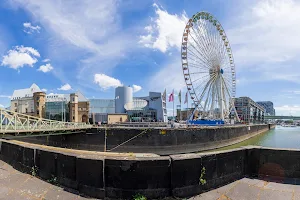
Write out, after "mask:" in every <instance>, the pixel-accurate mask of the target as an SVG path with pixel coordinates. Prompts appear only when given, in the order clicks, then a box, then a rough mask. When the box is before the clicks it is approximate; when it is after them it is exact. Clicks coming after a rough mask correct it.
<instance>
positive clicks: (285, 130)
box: [217, 126, 300, 150]
mask: <svg viewBox="0 0 300 200" xmlns="http://www.w3.org/2000/svg"><path fill="white" fill-rule="evenodd" d="M247 145H257V146H264V147H275V148H291V149H300V127H282V126H276V127H275V129H271V130H270V131H267V132H265V133H262V134H260V135H258V136H255V137H252V138H250V139H248V140H245V141H243V142H240V143H237V144H234V145H231V146H227V147H223V148H220V149H217V150H226V149H233V148H237V147H241V146H247Z"/></svg>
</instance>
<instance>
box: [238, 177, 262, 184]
mask: <svg viewBox="0 0 300 200" xmlns="http://www.w3.org/2000/svg"><path fill="white" fill-rule="evenodd" d="M240 182H244V183H247V184H248V185H255V184H258V183H259V182H261V180H259V179H252V178H242V179H241V180H240Z"/></svg>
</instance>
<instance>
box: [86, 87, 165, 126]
mask: <svg viewBox="0 0 300 200" xmlns="http://www.w3.org/2000/svg"><path fill="white" fill-rule="evenodd" d="M90 110H91V112H90V122H92V123H95V124H96V123H97V122H99V121H101V122H108V121H109V120H108V114H125V113H126V114H128V121H134V122H139V121H162V122H167V109H166V102H165V101H164V99H163V98H162V95H161V93H160V92H149V96H146V97H133V91H132V88H131V87H129V86H121V87H117V88H116V90H115V99H90Z"/></svg>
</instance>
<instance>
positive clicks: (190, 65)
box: [188, 63, 208, 70]
mask: <svg viewBox="0 0 300 200" xmlns="http://www.w3.org/2000/svg"><path fill="white" fill-rule="evenodd" d="M188 66H189V67H194V68H198V69H204V70H207V69H208V68H207V67H206V66H204V67H202V65H195V64H194V63H189V64H188Z"/></svg>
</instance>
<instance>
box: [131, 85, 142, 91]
mask: <svg viewBox="0 0 300 200" xmlns="http://www.w3.org/2000/svg"><path fill="white" fill-rule="evenodd" d="M132 88H133V92H138V91H140V90H141V89H142V87H141V86H139V85H134V84H133V85H132Z"/></svg>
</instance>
